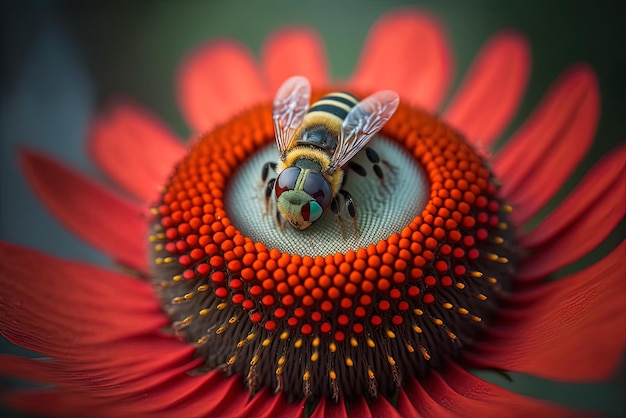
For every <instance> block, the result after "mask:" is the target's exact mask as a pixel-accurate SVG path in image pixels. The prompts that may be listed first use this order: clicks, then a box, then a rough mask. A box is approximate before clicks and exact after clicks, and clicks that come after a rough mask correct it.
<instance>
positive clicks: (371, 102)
mask: <svg viewBox="0 0 626 418" xmlns="http://www.w3.org/2000/svg"><path fill="white" fill-rule="evenodd" d="M399 103H400V98H399V97H398V94H397V93H396V92H394V91H391V90H383V91H379V92H378V93H374V94H372V95H371V96H369V97H367V98H365V100H363V101H361V102H359V103H358V104H357V105H356V106H355V107H353V108H352V110H351V111H350V112H349V113H348V115H347V116H346V118H345V119H344V121H343V123H342V124H341V133H340V135H339V142H338V144H337V148H335V152H334V153H333V156H332V158H331V163H330V165H329V168H328V172H330V173H332V172H334V171H335V170H337V168H341V167H343V166H344V165H346V164H347V163H348V162H349V161H350V160H351V159H352V157H354V156H355V155H356V154H357V153H358V152H359V151H360V150H362V149H363V147H365V145H367V143H368V142H369V141H370V139H372V137H373V136H374V135H376V133H378V131H380V130H381V128H382V127H383V126H384V125H385V123H387V121H388V120H389V118H391V116H392V115H393V114H394V112H395V111H396V108H397V107H398V104H399Z"/></svg>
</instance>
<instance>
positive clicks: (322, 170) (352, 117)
mask: <svg viewBox="0 0 626 418" xmlns="http://www.w3.org/2000/svg"><path fill="white" fill-rule="evenodd" d="M310 98H311V86H310V84H309V81H308V80H307V79H306V78H305V77H302V76H295V77H291V78H289V79H288V80H286V81H285V82H284V83H283V84H282V86H281V87H280V88H279V89H278V91H277V93H276V96H275V98H274V102H273V122H274V133H275V136H276V145H277V147H278V162H277V163H276V164H271V163H269V164H266V165H265V166H264V167H263V173H262V175H263V181H265V179H266V178H267V173H268V171H269V168H270V167H271V168H274V169H275V170H276V173H277V177H276V178H275V179H272V180H270V181H269V182H268V183H267V187H266V192H265V196H266V203H267V202H268V201H269V199H270V196H271V194H272V192H274V194H275V197H276V206H277V209H278V213H277V215H278V217H279V218H280V215H282V218H283V219H285V220H287V221H288V222H289V224H290V225H292V226H293V227H294V228H296V229H299V230H304V229H306V228H308V227H309V226H311V225H312V224H313V223H314V222H315V221H316V220H318V219H320V217H321V216H322V215H323V214H324V213H325V212H326V210H327V209H328V207H329V206H331V203H332V206H334V208H333V211H335V213H337V214H338V211H337V210H336V206H337V201H336V198H337V195H338V194H341V195H342V196H343V197H344V199H345V200H346V201H348V202H349V204H350V205H349V214H350V216H351V217H352V218H353V219H354V217H355V216H356V212H355V210H354V206H353V202H352V197H351V196H350V194H349V193H347V192H346V191H344V190H342V185H343V181H344V167H346V165H348V164H349V163H350V160H351V159H352V158H353V157H354V156H355V155H356V154H357V153H358V152H359V151H360V150H362V149H363V148H364V147H365V146H366V145H367V143H368V142H369V141H370V140H371V139H372V138H373V136H374V135H375V134H376V133H378V131H380V129H381V128H382V127H383V126H384V125H385V123H387V121H388V120H389V118H391V116H392V115H393V113H394V112H395V111H396V108H397V107H398V103H399V101H400V99H399V98H398V95H397V94H396V93H395V92H393V91H390V90H383V91H379V92H377V93H374V94H372V95H371V96H368V97H367V98H365V99H364V100H362V101H359V99H357V98H356V97H355V96H354V95H352V94H350V93H346V92H335V93H330V94H328V95H326V96H324V97H322V98H321V99H320V100H318V101H317V102H315V103H313V105H312V106H311V107H310V108H309V106H310ZM368 150H369V149H368ZM374 154H375V153H374ZM368 157H369V153H368ZM373 158H378V156H377V155H375V157H373ZM370 159H371V158H370ZM377 174H378V173H377ZM340 192H341V193H340ZM279 214H280V215H279ZM279 220H280V219H279ZM281 226H282V221H281Z"/></svg>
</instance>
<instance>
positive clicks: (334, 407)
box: [311, 397, 348, 418]
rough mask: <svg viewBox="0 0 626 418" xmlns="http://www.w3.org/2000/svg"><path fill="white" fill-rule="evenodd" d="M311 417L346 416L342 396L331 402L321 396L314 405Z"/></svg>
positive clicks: (346, 412) (343, 417) (342, 417)
mask: <svg viewBox="0 0 626 418" xmlns="http://www.w3.org/2000/svg"><path fill="white" fill-rule="evenodd" d="M311 418H348V411H346V404H345V403H344V401H343V398H342V399H339V402H333V401H331V400H329V399H327V398H326V397H323V398H322V399H320V401H319V402H318V404H317V406H316V407H315V410H314V411H313V413H312V414H311Z"/></svg>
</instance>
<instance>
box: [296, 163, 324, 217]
mask: <svg viewBox="0 0 626 418" xmlns="http://www.w3.org/2000/svg"><path fill="white" fill-rule="evenodd" d="M285 171H286V170H285ZM304 191H305V192H306V193H307V194H308V195H309V196H311V197H312V198H313V199H315V201H316V202H317V203H318V204H319V206H320V207H321V208H322V211H324V210H325V209H326V208H327V207H328V205H330V199H331V198H332V196H331V191H330V184H328V180H326V178H325V177H324V176H322V175H321V174H319V173H309V174H308V175H307V176H306V179H304ZM320 215H321V213H320Z"/></svg>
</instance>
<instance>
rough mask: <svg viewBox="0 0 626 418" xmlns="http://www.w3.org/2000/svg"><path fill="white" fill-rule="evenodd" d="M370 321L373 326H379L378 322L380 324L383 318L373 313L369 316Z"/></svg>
mask: <svg viewBox="0 0 626 418" xmlns="http://www.w3.org/2000/svg"><path fill="white" fill-rule="evenodd" d="M370 323H371V324H372V325H374V326H375V327H377V326H379V325H380V324H382V323H383V319H382V318H381V317H380V316H378V315H373V316H372V317H371V318H370Z"/></svg>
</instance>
